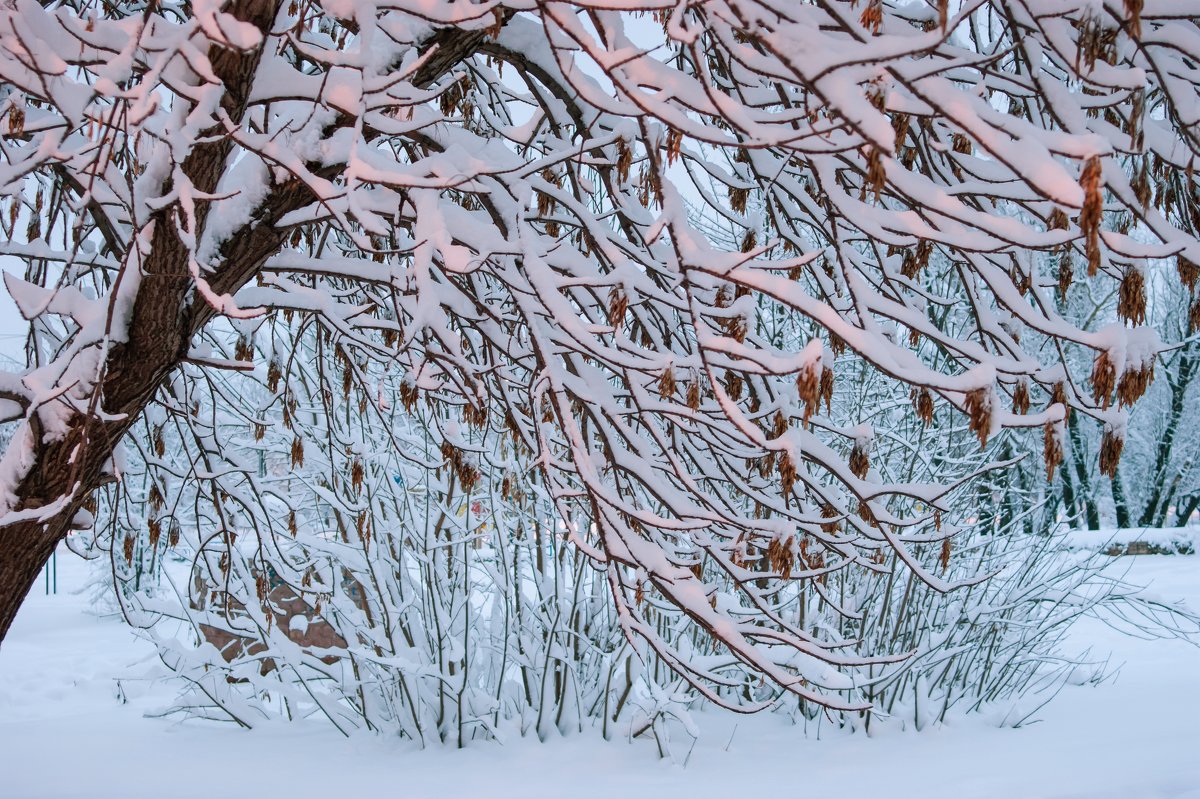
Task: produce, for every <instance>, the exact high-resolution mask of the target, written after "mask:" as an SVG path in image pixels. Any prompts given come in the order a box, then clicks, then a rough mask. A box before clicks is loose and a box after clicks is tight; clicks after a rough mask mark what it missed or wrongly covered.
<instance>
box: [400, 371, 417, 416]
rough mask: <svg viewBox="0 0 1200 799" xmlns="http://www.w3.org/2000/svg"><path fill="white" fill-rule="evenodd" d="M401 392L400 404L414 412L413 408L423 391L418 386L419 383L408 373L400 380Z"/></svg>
mask: <svg viewBox="0 0 1200 799" xmlns="http://www.w3.org/2000/svg"><path fill="white" fill-rule="evenodd" d="M399 393H400V404H401V405H403V406H404V410H406V411H408V412H409V413H412V410H413V408H415V407H417V400H418V399H420V397H421V391H420V389H418V388H417V384H416V383H415V382H413V381H412V380H410V379H409V378H408V376H407V375H406V376H405V378H404V379H403V380H401V381H400V390H399Z"/></svg>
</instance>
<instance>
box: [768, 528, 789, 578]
mask: <svg viewBox="0 0 1200 799" xmlns="http://www.w3.org/2000/svg"><path fill="white" fill-rule="evenodd" d="M792 545H793V538H792V536H790V535H789V536H787V538H786V539H780V538H772V539H771V543H769V544H767V565H768V566H769V567H770V569H771V571H773V572H778V573H779V576H780V577H782V578H783V579H785V580H790V579H791V577H792V567H793V566H794V565H795V563H796V553H795V551H794V550H793V549H792Z"/></svg>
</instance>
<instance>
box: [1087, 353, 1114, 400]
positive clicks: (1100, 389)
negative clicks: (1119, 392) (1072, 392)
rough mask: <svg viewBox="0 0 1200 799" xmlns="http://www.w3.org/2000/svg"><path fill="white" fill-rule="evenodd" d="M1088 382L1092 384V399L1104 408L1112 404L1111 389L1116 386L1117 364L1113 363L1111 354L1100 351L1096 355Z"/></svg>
mask: <svg viewBox="0 0 1200 799" xmlns="http://www.w3.org/2000/svg"><path fill="white" fill-rule="evenodd" d="M1090 382H1091V384H1092V400H1093V401H1094V402H1096V403H1097V404H1099V405H1100V407H1101V408H1103V409H1104V410H1108V406H1109V405H1111V404H1112V393H1113V389H1114V388H1116V383H1117V365H1116V364H1115V363H1113V359H1112V356H1111V355H1109V354H1108V353H1107V352H1101V353H1100V354H1099V355H1097V356H1096V361H1095V363H1093V364H1092V376H1091V378H1090Z"/></svg>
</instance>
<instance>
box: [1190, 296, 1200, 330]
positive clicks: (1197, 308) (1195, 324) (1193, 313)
mask: <svg viewBox="0 0 1200 799" xmlns="http://www.w3.org/2000/svg"><path fill="white" fill-rule="evenodd" d="M1197 330H1200V299H1197V300H1196V301H1195V302H1193V303H1192V307H1191V309H1190V310H1189V311H1188V335H1191V334H1192V333H1195V332H1196V331H1197Z"/></svg>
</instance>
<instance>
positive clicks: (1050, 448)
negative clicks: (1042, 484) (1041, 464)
mask: <svg viewBox="0 0 1200 799" xmlns="http://www.w3.org/2000/svg"><path fill="white" fill-rule="evenodd" d="M1042 459H1043V460H1044V461H1045V462H1046V482H1048V483H1050V482H1053V481H1054V470H1055V469H1057V468H1058V465H1059V464H1060V463H1062V460H1063V448H1062V428H1061V426H1060V425H1059V424H1057V423H1055V422H1046V424H1045V425H1043V427H1042Z"/></svg>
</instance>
